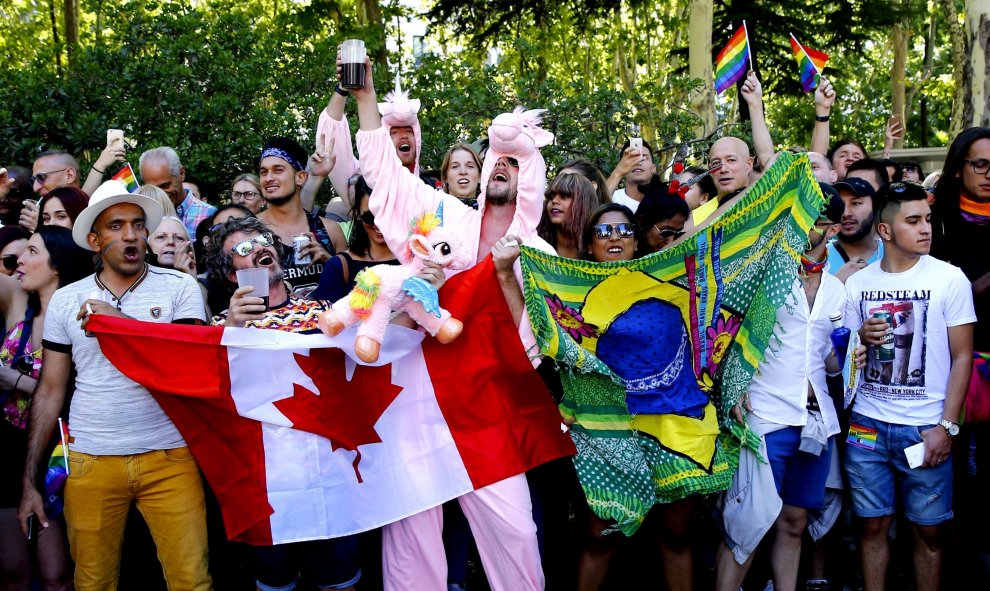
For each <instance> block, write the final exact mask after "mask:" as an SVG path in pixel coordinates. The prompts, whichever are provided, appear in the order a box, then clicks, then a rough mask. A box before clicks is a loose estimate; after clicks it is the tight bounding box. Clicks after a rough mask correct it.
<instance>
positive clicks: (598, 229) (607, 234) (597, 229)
mask: <svg viewBox="0 0 990 591" xmlns="http://www.w3.org/2000/svg"><path fill="white" fill-rule="evenodd" d="M591 229H592V231H593V232H594V235H595V238H597V239H599V240H608V239H609V238H611V237H612V231H613V230H614V231H616V232H618V234H619V238H632V237H633V236H635V235H636V225H635V224H630V223H627V222H622V223H620V224H595V225H594V226H592V227H591Z"/></svg>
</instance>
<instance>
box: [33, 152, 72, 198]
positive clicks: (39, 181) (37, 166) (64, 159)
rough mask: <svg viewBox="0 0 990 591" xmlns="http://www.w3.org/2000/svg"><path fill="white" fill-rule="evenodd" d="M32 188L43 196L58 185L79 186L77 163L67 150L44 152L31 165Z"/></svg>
mask: <svg viewBox="0 0 990 591" xmlns="http://www.w3.org/2000/svg"><path fill="white" fill-rule="evenodd" d="M31 175H32V176H33V177H34V184H33V185H32V188H33V189H34V190H35V191H37V192H38V194H39V195H41V196H42V197H44V196H45V195H48V193H50V192H52V191H53V190H55V189H57V188H59V187H77V188H78V187H79V182H80V179H79V163H78V162H76V159H75V158H73V157H72V154H69V153H67V152H45V153H43V154H42V155H41V156H38V158H37V160H35V161H34V166H32V167H31Z"/></svg>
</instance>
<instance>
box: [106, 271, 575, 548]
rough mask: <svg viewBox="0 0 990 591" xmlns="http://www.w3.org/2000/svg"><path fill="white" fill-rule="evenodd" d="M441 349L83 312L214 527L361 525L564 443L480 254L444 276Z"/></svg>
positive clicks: (396, 339) (451, 493)
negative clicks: (456, 327)
mask: <svg viewBox="0 0 990 591" xmlns="http://www.w3.org/2000/svg"><path fill="white" fill-rule="evenodd" d="M441 301H442V304H443V306H444V307H445V308H447V309H448V310H450V311H451V313H452V314H454V316H455V317H457V318H460V319H463V320H464V322H465V329H464V332H463V334H462V335H461V337H460V338H458V339H457V340H456V341H454V343H452V344H449V345H439V344H438V343H437V342H436V341H435V340H434V339H431V338H427V339H426V340H423V335H422V333H419V332H417V331H413V330H410V329H406V328H402V327H398V326H390V327H389V330H388V333H387V335H386V339H385V341H384V344H383V348H382V354H381V358H380V359H379V361H378V363H377V364H376V365H375V366H368V365H362V364H359V363H357V362H355V361H354V359H355V357H354V356H353V349H352V344H353V337H354V335H353V332H351V331H347V332H345V333H343V334H341V335H339V336H337V337H334V338H330V337H326V336H323V335H301V334H293V333H287V332H282V331H276V330H262V329H250V328H248V329H243V328H224V327H220V326H217V327H196V326H188V325H162V324H155V323H144V322H138V321H133V320H127V319H120V318H114V317H108V316H93V317H92V318H91V320H90V323H89V325H88V326H87V329H88V330H91V331H93V332H94V333H96V334H97V337H98V338H99V341H100V347H101V348H102V350H103V353H104V354H105V355H106V356H107V358H108V359H109V360H110V361H111V362H112V363H113V364H114V365H115V366H116V367H117V368H118V369H120V371H121V372H123V373H124V374H125V375H127V376H128V377H130V378H131V379H133V380H135V381H136V382H138V383H140V384H142V385H144V386H145V387H147V388H148V389H149V390H150V391H151V392H152V393H153V394H154V395H155V398H156V400H158V402H159V404H160V405H161V406H162V408H163V409H164V410H165V412H167V413H168V414H169V416H170V417H171V418H172V420H173V422H174V423H175V424H176V426H177V427H178V429H179V430H180V432H181V433H182V435H183V437H184V438H185V440H186V443H187V444H188V445H189V446H190V448H191V450H192V452H193V454H194V455H195V457H196V459H197V461H198V463H199V465H200V468H201V469H202V470H203V473H204V474H205V475H206V478H207V480H208V481H209V483H210V485H211V487H212V488H213V491H214V493H215V494H216V496H217V498H218V500H219V501H220V506H221V510H222V511H223V515H224V523H225V525H226V528H227V535H228V537H230V539H232V540H238V541H244V542H248V543H252V544H278V543H286V542H296V541H303V540H312V539H321V538H328V537H336V536H342V535H348V534H352V533H357V532H361V531H366V530H369V529H373V528H375V527H379V526H381V525H384V524H386V523H390V522H393V521H396V520H399V519H402V518H403V517H407V516H409V515H413V514H415V513H418V512H420V511H422V510H424V509H427V508H429V507H433V506H436V505H438V504H441V503H443V502H445V501H447V500H449V499H452V498H456V497H458V496H460V495H462V494H464V493H466V492H469V491H471V490H474V489H477V488H481V487H483V486H486V485H488V484H492V483H494V482H498V481H500V480H503V479H505V478H507V477H509V476H512V475H515V474H519V473H521V472H524V471H526V470H528V469H530V468H533V467H535V466H537V465H539V464H542V463H544V462H547V461H549V460H552V459H555V458H558V457H561V456H566V455H573V454H574V453H575V450H574V446H573V443H572V442H571V440H570V438H569V437H568V436H566V435H564V434H562V433H561V429H560V416H559V414H558V412H557V410H556V408H555V407H554V405H553V403H552V400H551V398H550V395H549V393H548V392H547V389H546V387H545V386H544V384H543V382H542V380H541V379H540V378H539V376H538V375H537V374H536V372H535V371H534V370H533V368H532V364H531V363H530V360H529V358H528V357H527V355H526V353H525V351H524V350H523V347H522V345H521V343H520V342H519V337H518V335H517V333H516V327H515V325H514V324H513V322H512V318H511V315H510V314H509V311H508V307H507V306H506V304H505V301H504V298H503V297H502V294H501V291H500V288H499V286H498V282H497V280H496V279H495V275H494V269H493V267H492V265H491V262H490V260H489V261H488V262H486V263H482V264H480V265H478V266H476V267H475V268H474V269H471V270H469V271H467V272H464V273H460V274H459V275H457V276H454V277H452V278H451V279H450V280H448V282H447V284H446V285H445V287H444V289H443V290H441Z"/></svg>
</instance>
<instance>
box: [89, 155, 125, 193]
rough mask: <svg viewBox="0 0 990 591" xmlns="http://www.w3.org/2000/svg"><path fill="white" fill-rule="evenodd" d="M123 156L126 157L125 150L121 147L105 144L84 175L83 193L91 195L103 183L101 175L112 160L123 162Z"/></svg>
mask: <svg viewBox="0 0 990 591" xmlns="http://www.w3.org/2000/svg"><path fill="white" fill-rule="evenodd" d="M125 158H127V151H126V150H125V149H124V148H123V147H119V148H118V147H115V146H107V147H106V148H103V151H102V152H100V157H99V158H97V159H96V162H94V163H93V166H92V167H90V169H89V175H87V176H86V182H85V183H84V184H83V186H82V190H83V193H86V194H87V195H92V194H93V193H94V192H95V191H96V190H97V189H98V188H100V184H102V183H103V176H104V175H105V174H106V173H107V168H108V167H109V166H111V165H112V164H113V163H114V162H123V161H124V159H125Z"/></svg>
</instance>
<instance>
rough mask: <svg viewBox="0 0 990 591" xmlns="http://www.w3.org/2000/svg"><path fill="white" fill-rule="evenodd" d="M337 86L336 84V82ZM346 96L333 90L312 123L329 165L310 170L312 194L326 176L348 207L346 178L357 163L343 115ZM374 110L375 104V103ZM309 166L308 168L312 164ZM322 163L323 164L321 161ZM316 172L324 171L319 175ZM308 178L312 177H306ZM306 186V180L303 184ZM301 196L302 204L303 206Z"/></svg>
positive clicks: (350, 175)
mask: <svg viewBox="0 0 990 591" xmlns="http://www.w3.org/2000/svg"><path fill="white" fill-rule="evenodd" d="M338 88H340V87H339V85H338ZM346 104H347V98H346V97H344V96H343V95H341V94H340V93H339V92H336V91H334V93H333V96H332V97H330V102H329V103H327V107H326V108H325V109H323V111H322V112H321V113H320V120H319V122H318V123H317V125H316V142H317V149H318V151H319V149H320V148H321V147H323V148H324V149H326V150H327V156H328V158H329V161H330V162H332V165H331V167H330V168H329V169H326V168H325V167H324V168H321V167H317V168H316V170H311V171H310V172H311V174H315V175H316V176H317V179H316V182H314V183H313V187H314V189H313V193H314V195H313V196H314V197H315V192H316V189H319V187H320V184H321V183H323V178H324V177H325V178H329V179H330V183H331V184H332V185H333V189H334V191H336V192H337V195H339V196H340V198H341V199H343V200H344V203H345V204H346V205H347V207H348V208H350V207H351V197H350V192H349V191H348V190H347V189H348V185H347V181H348V180H350V178H351V177H352V176H354V175H355V174H357V173H358V171H359V170H360V163H359V162H358V160H357V158H355V157H354V145H353V143H352V141H351V128H350V126H349V125H348V124H347V118H346V117H344V106H345V105H346ZM376 109H377V106H376ZM310 164H311V167H312V163H310ZM324 164H325V163H324ZM320 173H324V174H323V175H322V176H321V175H320ZM310 179H311V181H312V180H313V179H312V176H311V177H310ZM306 184H307V185H309V182H307V183H306ZM305 203H306V202H305V199H304V200H303V204H304V205H305Z"/></svg>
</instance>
